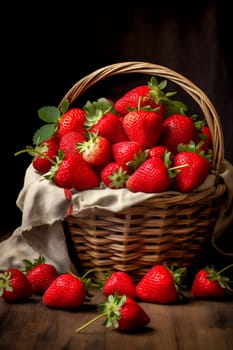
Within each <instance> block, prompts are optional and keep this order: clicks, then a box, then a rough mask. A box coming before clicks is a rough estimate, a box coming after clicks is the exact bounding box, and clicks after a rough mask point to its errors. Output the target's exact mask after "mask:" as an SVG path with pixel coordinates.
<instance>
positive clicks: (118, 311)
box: [76, 293, 150, 333]
mask: <svg viewBox="0 0 233 350" xmlns="http://www.w3.org/2000/svg"><path fill="white" fill-rule="evenodd" d="M98 309H99V314H98V315H97V316H96V317H95V318H93V319H92V320H90V321H89V322H87V323H85V324H84V325H83V326H81V327H79V328H77V329H76V332H77V333H79V332H81V331H82V330H83V329H85V328H87V327H88V326H90V325H91V324H92V323H94V322H95V321H97V320H98V319H101V318H103V317H105V320H104V323H103V325H104V326H105V327H107V328H110V327H113V328H115V329H117V330H118V331H122V332H131V331H138V330H141V329H142V328H144V327H145V326H147V325H148V324H149V323H150V317H149V315H148V314H147V313H146V312H145V310H144V309H143V308H142V306H141V305H140V304H139V303H137V302H136V301H135V300H134V299H132V298H130V297H129V296H126V295H123V296H119V295H118V293H115V294H114V295H112V294H111V295H109V296H108V299H107V301H106V302H104V303H101V304H99V308H98Z"/></svg>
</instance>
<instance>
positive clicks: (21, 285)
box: [0, 268, 33, 302]
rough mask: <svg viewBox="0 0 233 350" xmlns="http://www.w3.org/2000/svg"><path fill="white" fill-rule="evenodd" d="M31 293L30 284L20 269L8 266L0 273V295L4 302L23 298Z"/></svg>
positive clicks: (28, 296) (26, 297)
mask: <svg viewBox="0 0 233 350" xmlns="http://www.w3.org/2000/svg"><path fill="white" fill-rule="evenodd" d="M32 295H33V288H32V285H31V283H30V282H29V280H28V279H27V277H26V276H25V274H24V273H23V272H22V271H21V270H19V269H16V268H9V269H7V270H6V271H5V272H3V273H0V296H1V297H2V298H3V299H4V300H5V301H6V302H15V301H21V300H25V299H28V298H30V297H31V296H32Z"/></svg>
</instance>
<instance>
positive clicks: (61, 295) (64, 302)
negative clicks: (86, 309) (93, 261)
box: [43, 273, 87, 309]
mask: <svg viewBox="0 0 233 350" xmlns="http://www.w3.org/2000/svg"><path fill="white" fill-rule="evenodd" d="M86 296H87V291H86V287H85V284H84V282H83V280H82V279H80V278H78V277H77V276H74V275H73V274H71V273H63V274H61V275H59V276H58V277H57V278H56V279H55V280H54V281H53V282H52V283H51V284H50V286H49V287H48V288H47V290H46V291H45V293H44V295H43V303H44V304H45V305H46V306H48V307H52V308H59V309H74V308H78V307H80V306H81V305H82V304H83V303H84V301H85V299H86Z"/></svg>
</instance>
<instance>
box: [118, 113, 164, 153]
mask: <svg viewBox="0 0 233 350" xmlns="http://www.w3.org/2000/svg"><path fill="white" fill-rule="evenodd" d="M123 127H124V130H125V132H126V134H127V135H128V138H129V140H130V141H136V142H138V143H140V145H141V146H142V147H143V149H146V148H150V147H152V146H154V145H156V143H157V141H158V139H159V137H160V134H161V131H162V128H163V118H162V116H161V115H160V114H159V113H157V112H154V111H146V110H142V109H140V110H133V111H131V112H129V113H127V114H126V115H125V117H124V120H123Z"/></svg>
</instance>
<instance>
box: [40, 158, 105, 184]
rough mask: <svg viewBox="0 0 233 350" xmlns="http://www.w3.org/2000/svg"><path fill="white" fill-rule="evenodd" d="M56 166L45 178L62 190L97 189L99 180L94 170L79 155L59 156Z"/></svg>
mask: <svg viewBox="0 0 233 350" xmlns="http://www.w3.org/2000/svg"><path fill="white" fill-rule="evenodd" d="M59 157H60V158H59V160H58V161H57V164H56V165H55V166H53V167H52V168H51V171H50V173H49V174H47V175H46V178H47V179H49V180H53V182H54V183H55V184H56V185H57V186H59V187H63V188H68V189H71V188H74V189H76V190H87V189H90V188H93V187H98V186H99V184H100V178H99V176H98V175H97V173H96V172H95V171H94V169H93V168H92V167H91V166H90V165H89V164H88V163H87V162H86V161H85V160H84V159H83V157H82V156H81V154H79V153H77V154H73V153H68V154H66V155H64V154H63V153H62V152H61V153H60V155H59Z"/></svg>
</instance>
